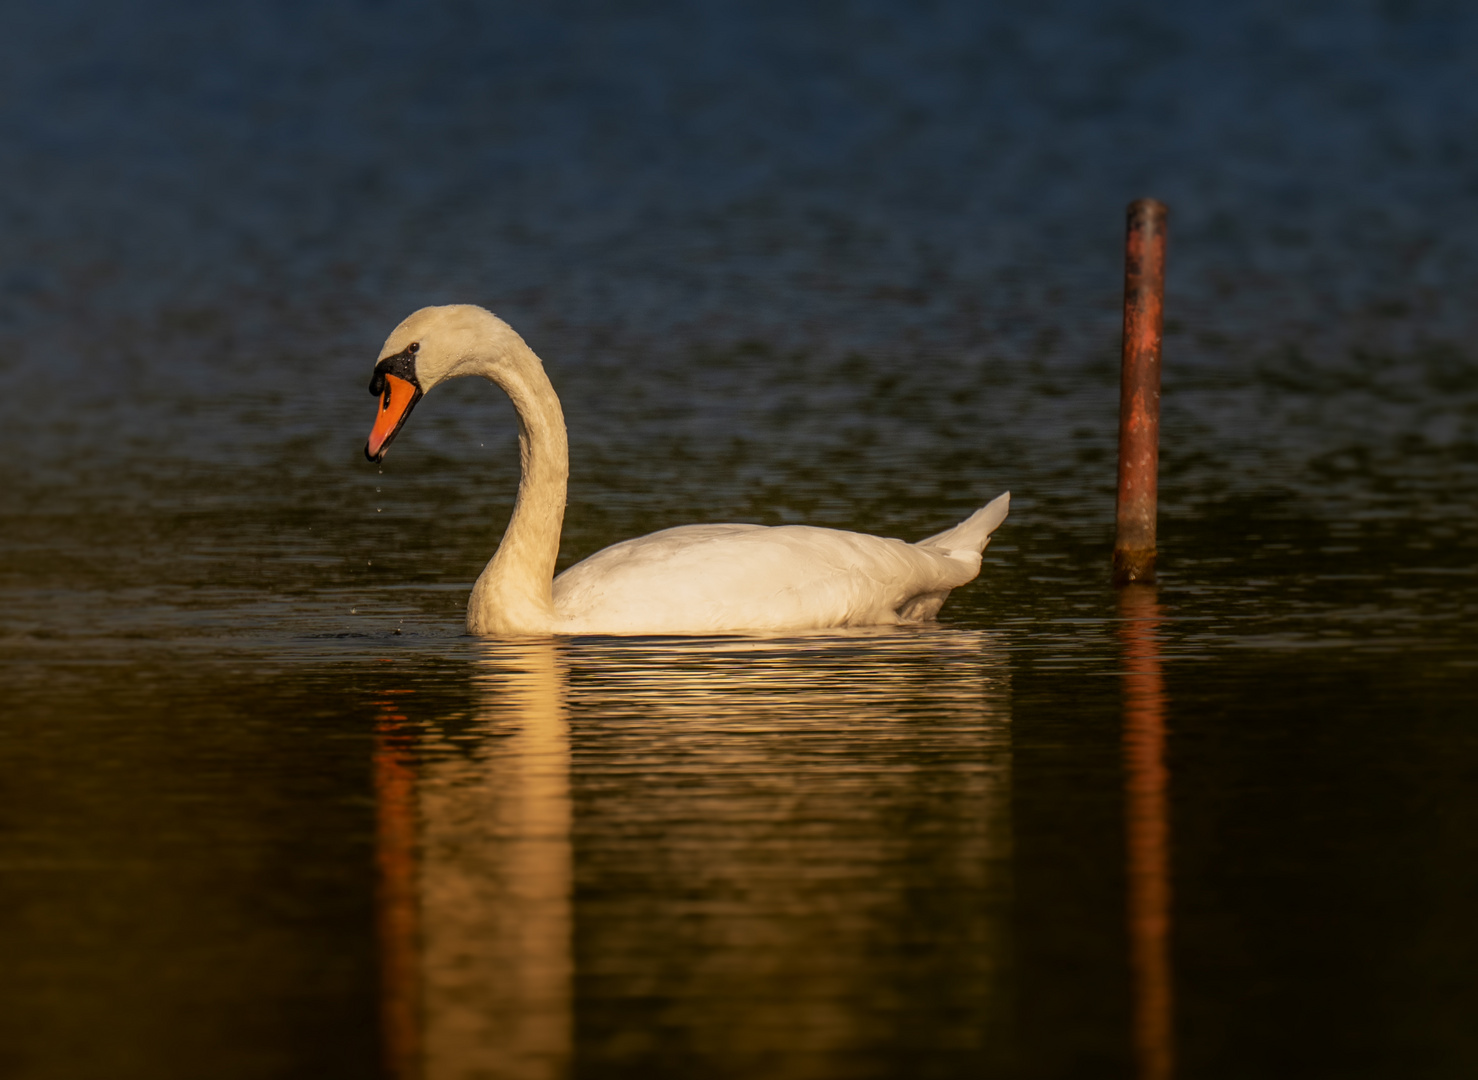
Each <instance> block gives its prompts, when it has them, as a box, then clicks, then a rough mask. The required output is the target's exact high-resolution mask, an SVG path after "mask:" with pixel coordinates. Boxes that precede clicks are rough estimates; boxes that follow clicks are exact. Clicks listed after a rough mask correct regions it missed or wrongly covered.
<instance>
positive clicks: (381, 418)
mask: <svg viewBox="0 0 1478 1080" xmlns="http://www.w3.org/2000/svg"><path fill="white" fill-rule="evenodd" d="M420 397H421V392H420V390H418V389H417V388H416V386H415V384H414V383H411V382H407V381H406V380H405V379H402V378H398V377H397V376H395V375H389V374H387V375H386V376H385V390H384V392H383V393H382V394H381V395H380V411H379V412H378V413H376V414H375V426H374V428H373V429H372V430H371V431H370V437H369V441H368V442H367V443H365V444H364V456H365V457H367V458H369V459H370V460H371V461H380V460H381V459H382V458H384V456H385V448H386V447H388V446H389V445H390V440H391V439H393V438H395V434H396V432H398V431H399V430H400V425H401V424H404V423H405V418H406V417H407V416H409V415H410V412H411V406H412V405H414V404H415V403H416V402H417V400H419V399H420Z"/></svg>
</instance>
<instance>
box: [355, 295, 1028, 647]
mask: <svg viewBox="0 0 1478 1080" xmlns="http://www.w3.org/2000/svg"><path fill="white" fill-rule="evenodd" d="M461 375H481V376H483V377H485V378H487V379H490V380H492V381H493V382H495V383H497V384H498V386H500V387H502V389H503V390H504V392H505V393H507V394H508V396H509V397H510V398H512V399H513V407H514V408H515V409H516V410H517V412H518V445H519V455H520V458H521V459H522V465H523V475H522V478H521V479H520V481H519V484H518V499H517V501H516V502H515V503H514V506H513V518H512V520H510V521H509V523H508V531H507V532H505V533H504V534H503V542H502V543H501V544H499V545H498V550H497V551H496V552H495V553H494V554H493V557H492V559H491V560H490V561H489V562H488V565H487V568H486V569H484V570H483V572H482V574H481V576H479V577H478V579H477V584H475V585H474V586H473V587H472V596H471V597H470V598H469V599H468V601H467V629H468V630H469V631H471V632H472V633H474V634H480V635H485V636H503V635H546V634H712V633H724V632H728V631H789V630H812V629H822V628H826V627H842V626H876V625H886V624H891V623H902V622H919V621H922V620H925V619H930V618H933V617H934V615H935V614H936V613H937V612H938V611H939V608H940V605H942V604H943V603H944V600H945V597H947V596H948V595H949V592H950V590H951V589H955V588H958V587H959V586H961V585H963V584H965V583H966V582H967V581H970V580H972V579H973V578H974V577H975V576H976V575H977V574H978V573H980V553H981V552H982V551H983V550H984V549H985V545H986V544H987V543H989V542H990V535H991V533H992V532H994V531H995V529H996V527H997V526H998V525H1000V524H1001V522H1002V521H1003V520H1005V517H1006V511H1007V508H1008V506H1009V504H1010V493H1009V492H1008V493H1007V494H1005V495H1001V496H1000V497H999V498H997V499H995V500H994V501H993V502H991V504H990V505H989V506H986V507H984V508H983V509H981V510H977V511H976V512H975V513H974V514H973V515H971V516H970V517H969V518H968V519H966V520H965V521H963V522H961V523H960V524H958V525H956V526H955V527H954V528H952V529H946V530H945V531H944V532H942V533H939V534H937V535H935V536H931V537H929V538H928V539H925V540H920V541H919V542H918V543H916V544H910V543H906V542H905V541H903V540H887V539H884V538H882V537H879V536H866V535H864V534H862V533H854V532H844V531H842V530H840V529H821V528H814V527H811V526H808V525H781V526H777V527H774V528H767V527H764V526H760V525H684V526H681V527H679V528H675V529H663V530H662V531H661V532H655V533H652V534H651V535H650V536H643V537H639V538H637V539H635V540H626V541H623V542H622V543H619V544H615V545H612V546H611V547H608V548H606V549H605V550H604V551H599V552H596V554H594V555H592V556H590V558H588V559H586V560H584V561H583V562H579V563H576V564H575V565H574V566H572V567H570V568H569V569H568V570H566V571H565V572H564V573H563V574H560V575H559V577H558V578H556V577H554V562H555V558H556V556H557V555H558V553H559V531H560V526H561V524H562V522H563V520H564V509H565V486H566V482H567V480H568V478H569V444H568V442H567V440H566V436H565V422H564V413H563V412H562V411H561V410H560V407H559V398H558V397H556V396H555V393H554V387H553V386H552V385H551V384H550V382H549V377H548V376H547V375H545V374H544V365H543V364H542V363H540V361H539V358H538V357H537V356H535V355H534V352H533V350H532V349H530V348H529V347H528V345H526V344H525V343H524V340H523V338H521V337H519V336H518V334H517V333H515V332H514V330H513V328H512V327H510V326H509V325H508V324H507V323H505V322H504V321H503V320H502V319H500V318H498V317H497V316H496V315H494V314H493V313H492V312H490V311H486V310H484V309H483V308H480V307H475V306H473V305H470V304H451V305H448V306H446V307H428V308H422V309H421V310H420V311H418V312H416V313H415V314H414V315H412V316H411V317H410V318H408V319H406V320H405V321H404V322H403V323H401V324H400V325H399V326H397V327H396V328H395V331H394V333H392V334H391V335H390V337H389V339H388V340H387V341H386V342H385V347H384V348H383V349H382V350H381V351H380V359H379V362H378V363H376V364H375V374H374V379H373V381H372V382H371V383H370V392H371V393H373V394H375V395H377V396H378V397H379V398H380V408H379V412H378V414H377V416H376V418H375V425H374V429H373V430H372V431H371V432H370V437H369V441H368V442H367V443H366V444H365V448H364V453H365V456H366V457H367V458H369V459H370V460H371V461H380V460H382V459H383V458H384V456H385V449H386V447H388V446H389V445H390V441H391V440H392V439H394V438H395V435H396V433H397V432H399V431H400V428H401V425H402V424H404V423H405V419H406V417H407V416H408V415H409V414H410V411H411V408H412V407H413V406H414V405H415V403H416V402H417V401H419V400H420V399H421V396H422V395H423V394H425V393H426V392H427V391H429V390H430V389H431V388H432V387H433V386H435V385H436V384H437V383H439V382H441V381H442V380H443V379H452V378H456V377H458V376H461Z"/></svg>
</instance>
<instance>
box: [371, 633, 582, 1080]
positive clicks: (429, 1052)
mask: <svg viewBox="0 0 1478 1080" xmlns="http://www.w3.org/2000/svg"><path fill="white" fill-rule="evenodd" d="M478 681H479V683H480V684H481V686H482V688H483V691H484V693H483V703H482V708H481V709H479V711H478V715H477V716H476V718H475V720H474V722H473V723H472V724H471V725H469V726H468V727H467V728H464V729H463V730H462V731H461V732H459V733H458V734H457V736H456V737H454V738H448V737H446V736H445V735H434V734H427V735H426V736H424V737H423V739H422V740H421V742H420V744H419V746H418V748H417V749H418V755H417V757H418V759H419V763H418V764H417V765H416V766H414V770H413V768H412V766H411V762H410V759H409V756H408V755H405V756H403V757H402V758H400V759H399V760H397V759H396V758H395V752H394V749H393V747H392V746H391V744H390V742H389V741H388V740H387V737H386V735H385V734H383V731H384V728H383V727H382V735H381V742H380V754H379V760H378V766H377V778H378V781H379V782H378V785H377V790H378V793H379V796H380V800H381V802H380V820H381V825H380V832H379V839H380V852H379V864H380V869H381V891H380V904H381V908H380V926H381V942H382V944H381V948H382V954H381V955H382V969H383V972H384V980H385V991H384V994H383V1002H384V1006H383V1008H384V1017H385V1029H386V1053H387V1064H388V1065H389V1067H390V1071H391V1073H392V1075H393V1076H395V1077H396V1078H397V1080H407V1078H417V1080H419V1078H420V1077H423V1076H424V1077H425V1078H426V1080H443V1078H451V1077H465V1076H485V1077H490V1078H497V1080H553V1078H556V1077H562V1076H565V1075H566V1074H567V1073H568V1071H569V1064H570V1040H571V1034H572V1004H571V997H570V994H571V977H572V974H573V963H572V957H571V946H572V913H571V885H572V880H573V873H572V861H571V859H572V852H571V845H570V823H571V812H570V795H569V733H568V729H567V721H566V717H565V708H564V691H563V678H562V673H561V671H560V670H559V668H558V666H557V661H556V658H555V655H554V647H553V645H552V644H549V643H531V644H528V645H522V646H504V647H501V648H497V649H490V650H489V651H488V653H487V655H486V658H485V660H484V662H483V663H482V664H480V665H479V680H478ZM402 753H403V751H402ZM397 769H403V770H404V771H403V772H398V771H397ZM407 883H408V884H407Z"/></svg>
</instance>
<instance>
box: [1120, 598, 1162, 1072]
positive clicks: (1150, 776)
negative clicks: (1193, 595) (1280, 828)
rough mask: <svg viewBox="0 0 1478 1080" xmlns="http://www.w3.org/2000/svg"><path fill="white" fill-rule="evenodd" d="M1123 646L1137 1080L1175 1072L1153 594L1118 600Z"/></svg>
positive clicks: (1159, 685)
mask: <svg viewBox="0 0 1478 1080" xmlns="http://www.w3.org/2000/svg"><path fill="white" fill-rule="evenodd" d="M1119 615H1120V618H1121V620H1122V621H1121V623H1120V629H1119V635H1120V640H1121V642H1122V643H1123V646H1124V771H1125V795H1126V799H1125V802H1126V816H1127V819H1128V854H1129V868H1128V870H1129V873H1128V877H1129V942H1130V967H1131V969H1132V972H1133V977H1134V1054H1135V1058H1136V1061H1137V1064H1138V1072H1139V1076H1140V1077H1141V1080H1167V1078H1168V1077H1170V1076H1171V1075H1172V1073H1173V1072H1174V1069H1175V1032H1174V1019H1173V1004H1174V1002H1173V988H1172V985H1171V972H1170V814H1169V804H1168V803H1169V800H1168V797H1167V788H1168V787H1169V781H1170V773H1169V770H1168V769H1167V768H1166V766H1165V711H1166V708H1165V706H1166V697H1165V680H1164V676H1163V674H1162V673H1161V670H1160V646H1159V641H1158V639H1157V638H1156V634H1155V631H1156V628H1157V627H1158V625H1159V620H1160V605H1159V603H1158V602H1157V601H1156V599H1155V590H1154V588H1153V587H1152V586H1143V585H1131V586H1128V587H1126V588H1124V589H1123V590H1121V591H1120V593H1119Z"/></svg>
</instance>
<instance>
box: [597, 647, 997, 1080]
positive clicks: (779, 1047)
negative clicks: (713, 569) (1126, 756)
mask: <svg viewBox="0 0 1478 1080" xmlns="http://www.w3.org/2000/svg"><path fill="white" fill-rule="evenodd" d="M568 655H569V656H570V668H569V670H570V689H569V696H568V701H569V708H570V716H571V729H572V742H573V746H574V756H575V761H576V762H577V763H578V764H577V782H576V792H577V797H576V806H577V820H578V821H579V822H580V826H579V832H578V835H579V837H580V841H579V845H578V852H579V858H578V864H577V867H578V868H577V879H578V881H579V882H580V895H581V896H582V897H588V898H589V899H582V900H581V902H580V904H579V905H578V906H577V909H576V925H577V933H576V941H577V943H578V948H577V958H578V959H577V971H578V972H579V980H578V983H577V985H579V986H580V987H581V992H580V997H579V1009H578V1011H579V1015H580V1032H581V1049H580V1055H581V1060H582V1062H583V1063H585V1064H586V1065H587V1066H588V1069H589V1071H590V1074H591V1075H621V1076H637V1075H670V1076H694V1077H697V1076H715V1075H722V1076H757V1077H758V1076H797V1075H801V1076H879V1075H899V1076H908V1075H924V1074H929V1075H935V1074H938V1075H952V1076H972V1075H988V1074H990V1072H991V1070H992V1069H993V1068H994V1067H995V1066H997V1065H998V1064H1000V1063H1001V1058H1002V1057H1004V1054H1003V1053H1002V1052H1001V1044H1002V1042H1003V1041H1004V1040H1003V1038H1002V1036H1003V1035H1004V1032H1005V1031H1006V1030H1007V1029H1008V1027H1009V1012H1008V1008H1009V1006H1008V1004H1007V1003H1008V1001H1009V999H1010V995H1009V993H1008V991H1007V980H1008V978H1009V966H1008V964H1007V963H1006V961H1005V954H1006V943H1007V935H1008V927H1009V904H1010V894H1011V865H1010V856H1011V817H1010V800H1011V748H1010V738H1011V735H1010V725H1009V709H1010V685H1009V668H1008V666H1007V664H1006V663H1005V657H1004V654H1003V652H1002V650H1000V649H999V647H998V646H997V645H996V644H995V643H994V641H993V639H992V638H991V637H990V636H989V635H984V634H978V633H969V632H957V631H951V630H947V629H943V628H932V629H922V630H921V629H917V628H906V629H881V630H873V631H856V632H853V633H851V634H849V635H847V636H845V637H839V636H837V635H825V636H818V637H816V638H814V639H810V638H792V639H790V640H754V639H749V640H746V639H730V640H727V641H721V640H709V641H678V642H674V641H671V640H663V641H658V642H638V641H622V642H616V643H611V642H605V643H585V642H581V643H577V644H576V645H575V646H573V647H572V648H571V649H570V651H569V653H568Z"/></svg>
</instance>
